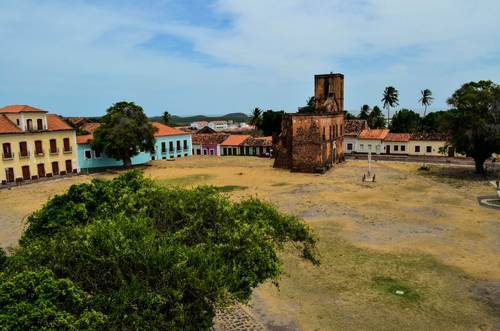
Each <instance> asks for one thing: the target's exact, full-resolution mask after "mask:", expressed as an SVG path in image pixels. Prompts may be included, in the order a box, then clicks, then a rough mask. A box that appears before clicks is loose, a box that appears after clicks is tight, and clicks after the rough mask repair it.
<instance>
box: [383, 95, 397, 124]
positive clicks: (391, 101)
mask: <svg viewBox="0 0 500 331" xmlns="http://www.w3.org/2000/svg"><path fill="white" fill-rule="evenodd" d="M381 101H382V102H383V103H384V108H385V109H387V126H388V127H389V125H390V121H391V113H390V110H391V108H392V107H396V106H397V105H399V92H398V90H397V89H396V88H395V87H394V86H387V87H386V88H385V90H384V93H383V95H382V99H381Z"/></svg>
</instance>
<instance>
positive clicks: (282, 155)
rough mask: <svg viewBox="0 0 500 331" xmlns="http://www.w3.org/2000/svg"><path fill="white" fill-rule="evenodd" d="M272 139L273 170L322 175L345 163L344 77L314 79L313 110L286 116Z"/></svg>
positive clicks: (323, 76) (337, 75)
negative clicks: (337, 164)
mask: <svg viewBox="0 0 500 331" xmlns="http://www.w3.org/2000/svg"><path fill="white" fill-rule="evenodd" d="M281 127H282V131H281V133H280V135H279V136H277V137H276V138H275V139H274V147H273V150H274V153H275V154H274V156H275V161H274V167H275V168H284V169H290V170H291V171H297V172H311V173H323V172H325V171H327V170H328V169H330V168H331V167H332V166H334V165H335V164H336V163H339V162H342V161H343V160H344V150H343V140H344V75H342V74H333V73H331V74H326V75H316V76H314V109H313V111H312V112H310V113H305V114H302V113H295V114H285V115H284V116H283V120H282V124H281Z"/></svg>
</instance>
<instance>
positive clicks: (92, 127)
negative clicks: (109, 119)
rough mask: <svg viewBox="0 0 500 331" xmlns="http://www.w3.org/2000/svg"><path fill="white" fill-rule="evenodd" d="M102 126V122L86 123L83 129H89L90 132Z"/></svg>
mask: <svg viewBox="0 0 500 331" xmlns="http://www.w3.org/2000/svg"><path fill="white" fill-rule="evenodd" d="M100 126H101V123H85V124H84V125H82V127H81V129H82V130H83V131H87V132H88V133H94V131H95V130H96V129H97V128H98V127H100Z"/></svg>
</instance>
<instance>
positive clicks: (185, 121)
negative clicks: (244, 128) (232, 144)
mask: <svg viewBox="0 0 500 331" xmlns="http://www.w3.org/2000/svg"><path fill="white" fill-rule="evenodd" d="M150 119H151V120H152V121H158V122H161V116H155V117H151V118H150ZM249 119H250V118H249V117H248V115H246V114H244V113H230V114H226V115H223V116H205V115H195V116H186V117H183V116H176V115H172V119H171V122H170V124H171V125H175V126H183V125H189V124H191V123H192V122H196V121H208V122H209V121H216V120H225V121H231V120H232V121H234V122H248V121H249Z"/></svg>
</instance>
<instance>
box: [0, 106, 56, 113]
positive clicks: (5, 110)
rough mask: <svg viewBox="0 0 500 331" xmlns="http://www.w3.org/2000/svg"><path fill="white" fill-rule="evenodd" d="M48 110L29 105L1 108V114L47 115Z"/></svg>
mask: <svg viewBox="0 0 500 331" xmlns="http://www.w3.org/2000/svg"><path fill="white" fill-rule="evenodd" d="M46 112H47V111H46V110H43V109H39V108H35V107H31V106H28V105H10V106H5V107H3V108H0V113H10V114H15V113H46Z"/></svg>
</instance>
